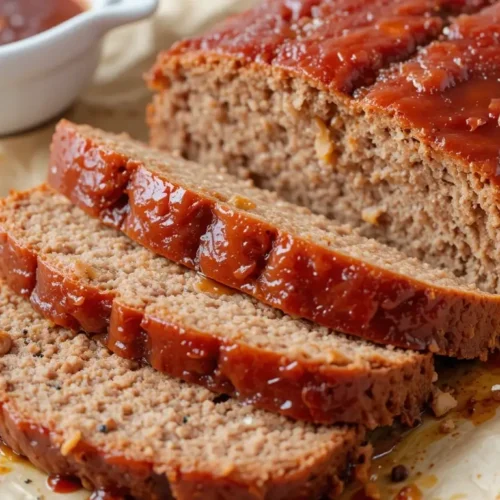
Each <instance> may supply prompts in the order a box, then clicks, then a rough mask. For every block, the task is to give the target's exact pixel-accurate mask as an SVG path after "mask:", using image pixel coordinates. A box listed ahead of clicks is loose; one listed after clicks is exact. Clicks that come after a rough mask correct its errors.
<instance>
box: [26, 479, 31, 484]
mask: <svg viewBox="0 0 500 500" xmlns="http://www.w3.org/2000/svg"><path fill="white" fill-rule="evenodd" d="M24 482H25V483H26V484H30V483H32V482H33V481H32V480H31V479H25V480H24Z"/></svg>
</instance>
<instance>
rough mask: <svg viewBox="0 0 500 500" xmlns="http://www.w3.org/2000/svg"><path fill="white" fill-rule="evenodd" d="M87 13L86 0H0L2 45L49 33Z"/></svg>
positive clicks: (0, 36) (0, 41) (0, 38)
mask: <svg viewBox="0 0 500 500" xmlns="http://www.w3.org/2000/svg"><path fill="white" fill-rule="evenodd" d="M84 10H85V7H84V4H83V0H82V1H77V0H43V1H41V0H0V45H5V44H8V43H13V42H17V41H19V40H23V39H24V38H29V37H31V36H34V35H37V34H38V33H42V32H43V31H47V30H48V29H50V28H53V27H54V26H57V25H58V24H62V23H63V22H65V21H67V20H68V19H71V18H72V17H75V16H77V15H78V14H81V13H82V12H83V11H84Z"/></svg>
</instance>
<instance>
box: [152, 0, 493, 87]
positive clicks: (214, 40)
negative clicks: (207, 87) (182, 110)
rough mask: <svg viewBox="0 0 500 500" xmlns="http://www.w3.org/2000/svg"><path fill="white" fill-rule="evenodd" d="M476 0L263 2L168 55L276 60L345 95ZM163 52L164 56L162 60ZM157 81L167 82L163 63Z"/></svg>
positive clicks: (437, 31) (279, 65) (474, 5)
mask: <svg viewBox="0 0 500 500" xmlns="http://www.w3.org/2000/svg"><path fill="white" fill-rule="evenodd" d="M485 3H487V2H486V1H482V0H479V1H471V0H299V1H293V2H291V1H289V0H279V1H272V0H267V1H264V2H263V3H262V4H261V5H258V6H257V7H255V8H254V9H253V10H250V11H248V12H246V13H243V14H241V15H237V16H234V17H232V18H230V19H229V20H227V21H226V22H224V23H222V24H221V25H219V26H218V27H217V28H216V29H215V30H214V31H213V32H212V33H209V34H208V35H205V36H203V37H201V38H197V39H192V40H187V41H183V42H180V43H178V44H177V45H175V46H174V47H173V48H172V49H171V50H170V51H168V52H166V53H165V54H164V56H163V58H164V59H165V60H168V59H169V58H175V56H177V55H181V54H184V53H191V54H193V55H194V54H196V52H198V51H201V52H202V53H204V54H205V55H208V54H210V53H217V54H223V55H230V56H233V57H236V58H238V59H239V60H240V61H242V62H243V63H244V64H247V63H252V62H255V63H258V64H266V65H269V64H271V65H272V66H274V67H277V68H281V69H284V70H286V71H289V72H291V73H293V74H297V75H299V76H301V77H305V78H306V79H308V80H310V81H311V82H312V83H313V84H315V85H317V86H320V87H326V88H328V89H330V90H333V91H338V92H341V93H344V94H352V92H353V91H354V90H356V88H359V87H361V86H365V85H368V84H370V83H372V82H373V81H374V79H375V78H376V76H377V74H378V72H379V70H380V69H382V68H384V67H386V66H388V65H389V64H390V63H391V62H394V61H400V60H405V59H407V58H408V57H409V56H410V55H411V54H413V53H414V52H415V51H416V50H417V48H418V46H419V45H423V44H426V43H428V42H429V41H430V40H432V39H435V38H436V37H437V36H438V35H439V34H440V32H441V29H442V28H443V26H444V21H443V18H446V17H447V16H448V15H449V14H457V13H460V12H464V11H465V12H468V11H474V10H476V9H477V8H479V7H480V6H481V5H484V4H485ZM163 58H160V64H161V61H162V59H163ZM152 85H153V86H154V87H158V86H159V87H161V86H162V71H161V66H160V65H158V66H157V67H156V69H155V70H154V71H153V74H152Z"/></svg>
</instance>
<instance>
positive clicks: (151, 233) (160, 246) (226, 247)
mask: <svg viewBox="0 0 500 500" xmlns="http://www.w3.org/2000/svg"><path fill="white" fill-rule="evenodd" d="M113 170H114V171H115V173H113ZM127 176H128V179H127ZM117 179H119V181H117ZM49 183H50V184H51V185H52V186H53V187H54V188H55V189H56V190H58V191H59V192H61V193H62V194H64V195H66V196H67V197H68V198H70V199H71V201H72V202H73V203H75V204H76V205H78V206H80V207H81V208H83V209H84V210H86V211H87V213H89V214H90V215H92V216H97V217H100V218H101V219H102V220H103V221H104V222H106V223H107V224H110V225H112V226H113V227H116V228H118V229H121V230H122V231H123V232H124V233H125V234H127V235H128V236H129V237H130V238H132V239H133V240H135V241H136V242H138V243H140V244H141V245H143V246H145V247H147V248H149V249H151V250H152V251H154V252H156V253H158V254H160V255H162V256H164V257H167V258H169V259H171V260H173V261H175V262H178V263H181V264H184V265H186V266H188V267H190V268H192V269H195V270H197V271H200V272H201V273H203V274H204V275H205V276H208V277H210V278H211V279H214V280H216V281H218V282H220V283H223V284H224V285H226V286H229V287H231V288H236V289H239V290H241V291H243V292H245V293H247V294H249V295H252V296H254V297H255V298H257V299H259V300H261V301H262V302H265V303H267V304H269V305H271V306H274V307H276V308H278V309H281V310H283V311H284V312H286V313H289V314H292V315H295V316H300V317H304V318H307V319H310V320H312V321H315V322H317V323H319V324H321V325H324V326H327V327H329V328H332V329H334V330H340V331H342V332H345V333H348V334H352V335H355V336H360V337H364V338H367V339H370V340H373V341H375V342H379V343H383V344H392V345H396V346H401V347H406V348H411V349H416V350H425V349H428V348H429V349H430V350H432V352H434V353H441V354H448V355H453V356H457V357H475V356H478V355H482V356H485V355H486V353H487V352H488V350H489V349H490V348H492V347H494V345H496V343H497V339H496V337H495V338H494V339H493V340H492V339H491V332H492V331H495V328H492V325H496V324H498V323H500V300H499V298H498V297H496V296H486V295H478V294H475V293H468V294H465V293H462V292H455V291H454V290H452V289H444V288H437V287H433V286H432V285H430V284H429V283H425V282H419V281H417V280H414V279H413V278H412V277H407V276H404V275H397V274H395V273H392V272H390V271H387V270H384V269H381V268H376V267H374V266H372V265H370V264H367V263H365V262H364V261H362V260H359V259H355V258H351V257H349V256H347V255H343V254H341V253H338V252H336V251H335V250H330V249H328V248H326V247H323V246H319V245H317V244H315V243H314V242H312V241H309V240H305V239H301V238H299V237H296V236H294V235H292V234H290V233H287V232H285V231H280V229H279V228H276V227H273V226H271V225H270V224H269V223H267V222H265V221H263V220H261V219H257V218H255V217H253V216H252V215H251V214H249V213H248V212H245V211H242V210H238V209H236V208H235V207H232V206H231V205H228V204H226V203H224V202H220V201H219V200H217V199H216V198H212V197H209V196H208V195H205V194H202V193H200V192H196V191H191V190H188V189H185V188H184V187H183V186H177V185H175V184H173V183H172V182H170V181H169V179H167V178H165V177H164V176H163V175H161V174H159V173H156V172H153V171H150V170H148V169H147V168H146V167H144V166H142V165H139V164H137V163H136V162H134V161H131V160H130V159H128V158H124V157H122V156H120V155H117V154H115V155H113V152H112V151H110V150H108V148H106V147H104V146H102V144H99V143H98V142H94V141H92V140H91V139H89V138H87V137H85V136H84V135H81V134H79V132H78V131H77V129H76V128H75V126H73V125H72V124H70V123H68V122H62V123H61V124H60V125H59V126H58V128H57V131H56V134H55V136H54V139H53V145H52V159H51V168H50V174H49ZM96 185H99V189H98V190H95V189H94V186H96ZM107 193H108V194H107Z"/></svg>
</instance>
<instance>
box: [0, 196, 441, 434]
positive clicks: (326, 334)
mask: <svg viewBox="0 0 500 500" xmlns="http://www.w3.org/2000/svg"><path fill="white" fill-rule="evenodd" d="M0 275H3V276H4V278H6V280H7V282H8V283H9V284H10V286H11V287H12V288H13V289H14V290H15V291H17V292H18V293H20V294H22V295H24V296H26V297H30V298H31V301H32V304H33V305H34V306H35V308H36V309H37V310H38V311H40V312H41V313H42V314H43V315H44V316H45V317H47V318H48V319H50V320H52V321H54V322H55V323H56V324H58V325H60V326H65V327H68V328H71V329H74V330H81V329H83V330H84V331H86V332H87V333H90V334H99V333H108V335H107V337H106V338H105V339H103V340H104V341H105V343H106V345H107V346H108V347H110V349H111V350H112V351H113V352H115V353H117V354H118V355H120V356H122V357H125V358H127V359H132V360H137V361H139V362H148V363H149V364H151V365H152V366H153V368H155V369H157V370H159V371H162V372H165V373H168V374H169V375H173V376H176V377H180V378H182V379H184V380H186V381H188V382H192V383H197V384H200V385H203V386H205V387H207V388H209V389H211V390H212V391H215V392H218V393H224V394H230V395H231V396H235V397H238V398H239V399H240V400H242V401H244V402H246V403H251V404H253V405H254V406H257V407H260V408H265V409H268V410H271V411H274V412H278V413H281V414H283V415H286V416H288V417H294V418H296V419H302V420H309V421H314V422H321V423H336V422H355V423H359V424H363V425H366V426H368V427H376V426H377V425H387V424H390V423H392V420H393V418H394V417H395V416H401V418H402V419H403V420H404V421H405V422H407V423H409V424H411V423H413V421H414V420H415V419H418V418H419V416H420V412H421V410H422V407H423V405H424V403H425V401H426V399H427V398H428V396H429V394H430V392H431V387H432V379H433V374H434V369H433V362H432V357H431V356H430V355H427V354H417V353H415V352H409V351H399V350H392V349H386V348H383V347H377V346H374V345H370V344H369V343H367V342H364V341H360V340H357V339H353V338H347V337H345V336H343V335H341V334H335V333H334V332H331V331H328V330H327V329H326V328H322V327H319V326H315V325H313V324H312V323H309V322H305V321H300V320H295V319H292V318H290V317H288V316H285V315H283V314H282V313H281V312H279V311H278V310H277V309H273V308H270V307H269V306H265V305H263V304H260V303H259V302H258V301H257V300H255V299H252V298H251V297H248V296H246V295H243V294H240V293H238V292H235V291H234V290H230V289H228V288H225V287H224V286H222V285H218V284H216V283H215V282H211V281H210V280H208V279H207V278H204V277H201V276H199V275H197V273H195V272H193V271H190V270H189V269H187V268H183V267H180V266H178V265H176V264H174V263H173V262H170V261H168V260H167V259H164V258H163V257H158V256H155V255H154V254H152V253H151V252H150V251H148V250H146V249H144V248H142V247H140V246H139V245H137V244H135V243H133V242H132V241H131V240H129V239H128V238H127V237H126V236H124V235H123V234H122V233H120V232H117V231H116V230H114V229H111V228H108V227H106V226H104V225H103V224H102V223H101V222H100V221H98V220H97V219H92V218H91V217H89V216H88V215H86V214H85V213H84V212H83V211H81V210H80V209H78V208H76V207H73V206H72V205H71V204H70V203H69V202H68V201H67V200H66V198H64V197H63V196H61V195H57V194H55V193H54V192H53V191H51V190H50V189H47V188H38V189H35V190H33V191H30V192H27V193H20V194H13V195H12V196H11V197H9V198H8V199H7V200H5V201H3V202H2V203H1V206H0Z"/></svg>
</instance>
